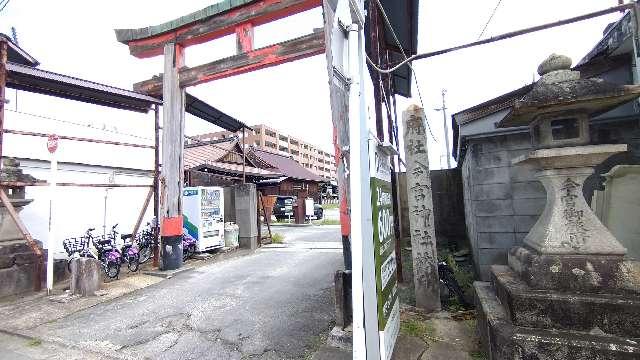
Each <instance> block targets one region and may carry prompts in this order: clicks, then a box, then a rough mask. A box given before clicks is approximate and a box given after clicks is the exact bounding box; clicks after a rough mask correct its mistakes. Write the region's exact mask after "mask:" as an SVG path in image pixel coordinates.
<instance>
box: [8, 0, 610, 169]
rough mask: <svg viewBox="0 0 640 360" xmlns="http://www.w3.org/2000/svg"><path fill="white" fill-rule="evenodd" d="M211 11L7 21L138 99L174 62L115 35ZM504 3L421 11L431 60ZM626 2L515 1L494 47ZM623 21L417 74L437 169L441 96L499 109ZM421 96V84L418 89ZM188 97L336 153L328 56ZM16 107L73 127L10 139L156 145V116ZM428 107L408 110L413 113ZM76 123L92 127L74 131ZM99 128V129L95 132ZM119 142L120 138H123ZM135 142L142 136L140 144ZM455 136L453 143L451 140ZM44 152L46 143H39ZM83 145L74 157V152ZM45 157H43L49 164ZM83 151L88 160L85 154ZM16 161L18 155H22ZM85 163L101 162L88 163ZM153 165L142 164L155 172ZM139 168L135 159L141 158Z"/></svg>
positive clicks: (456, 59)
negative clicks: (133, 91)
mask: <svg viewBox="0 0 640 360" xmlns="http://www.w3.org/2000/svg"><path fill="white" fill-rule="evenodd" d="M212 2H215V1H211V0H208V1H206V0H190V1H170V2H169V1H152V0H135V1H131V0H129V1H124V0H111V1H80V0H75V1H71V0H68V1H36V0H12V1H11V2H10V3H9V4H8V6H7V7H6V8H5V9H4V10H3V11H2V13H0V31H2V32H4V33H7V34H10V27H11V26H14V27H16V29H17V33H18V40H19V43H20V45H21V47H23V48H24V49H25V50H26V51H27V52H29V53H30V54H32V55H33V56H34V57H36V58H37V59H38V60H39V61H40V62H41V65H40V67H41V68H43V69H46V70H51V71H55V72H61V73H64V74H68V75H72V76H76V77H80V78H83V79H88V80H93V81H97V82H102V83H106V84H109V85H114V86H118V87H123V88H127V89H130V88H131V85H132V84H133V83H134V82H138V81H141V80H145V79H148V78H149V77H151V76H152V75H154V74H157V73H160V72H162V58H161V57H156V58H152V59H137V58H134V57H132V56H130V55H129V52H128V48H127V47H126V46H125V45H122V44H120V43H118V42H116V39H115V35H114V32H113V29H115V28H137V27H143V26H148V25H155V24H158V23H161V22H164V21H167V20H171V19H174V18H177V17H179V16H181V15H185V14H187V13H189V12H192V11H195V10H198V9H201V8H203V7H206V6H207V5H210V4H211V3H212ZM496 3H497V0H475V1H468V0H460V1H442V0H440V1H427V0H422V1H420V24H419V51H420V52H424V51H431V50H436V49H440V48H445V47H449V46H453V45H457V44H461V43H466V42H471V41H474V40H476V39H477V38H478V36H479V34H480V32H481V30H482V28H483V26H484V25H485V23H486V22H487V19H488V18H489V16H490V14H491V12H492V10H493V9H494V7H495V6H496ZM616 4H617V0H562V1H558V0H554V1H551V0H538V1H524V0H503V1H502V3H501V5H500V6H499V8H498V9H497V11H496V13H495V16H494V17H493V19H492V21H491V23H490V24H489V26H488V27H487V30H486V32H485V34H484V35H483V37H490V36H493V35H497V34H500V33H503V32H507V31H512V30H516V29H520V28H524V27H528V26H532V25H537V24H541V23H545V22H550V21H555V20H559V19H563V18H567V17H571V16H575V15H579V14H583V13H587V12H590V11H594V10H599V9H603V8H606V7H610V6H614V5H616ZM620 16H621V14H612V15H608V16H604V17H600V18H597V19H593V20H589V21H586V22H582V23H579V24H574V25H569V26H565V27H562V28H559V29H554V30H548V31H544V32H540V33H536V34H531V35H526V36H522V37H518V38H515V39H511V40H506V41H502V42H499V43H496V44H492V45H487V46H483V47H479V48H475V49H469V50H464V51H459V52H454V53H451V54H447V55H443V56H440V57H437V58H432V59H428V60H422V61H418V62H416V63H415V64H414V68H415V70H416V73H417V82H418V84H419V85H420V88H421V90H422V95H423V100H424V106H425V108H426V110H427V115H428V118H429V122H430V124H431V127H432V128H433V131H434V134H435V137H436V138H437V139H438V143H435V142H434V141H432V140H431V141H430V143H429V150H430V159H431V160H430V161H431V165H432V168H440V166H441V163H444V162H445V160H444V157H442V154H443V153H444V145H443V144H444V141H443V136H444V135H443V121H442V113H440V112H436V111H434V110H433V109H434V108H437V107H440V106H441V101H442V100H441V95H440V93H441V89H442V88H446V89H447V107H448V115H450V114H452V113H455V112H458V111H461V110H463V109H465V108H467V107H470V106H473V105H475V104H477V103H480V102H483V101H485V100H488V99H491V98H493V97H495V96H498V95H501V94H503V93H505V92H508V91H511V90H513V89H515V88H518V87H520V86H522V85H525V84H527V83H530V82H531V81H532V80H533V79H534V77H535V78H537V75H534V74H535V70H536V68H537V66H538V64H539V63H540V62H541V61H542V60H543V59H544V58H545V57H547V56H548V55H549V54H551V53H553V52H556V53H561V54H565V55H568V56H570V57H572V58H573V59H574V63H575V62H577V61H578V60H579V59H580V58H581V57H582V56H583V55H584V54H586V53H587V52H588V51H589V50H590V49H591V48H592V47H593V46H594V45H595V43H596V42H597V41H598V40H599V39H600V38H601V36H602V30H603V29H604V27H605V25H606V24H607V23H609V22H611V21H615V20H616V19H618V18H619V17H620ZM321 26H322V13H321V11H320V10H319V9H316V10H312V11H308V12H306V13H303V14H299V15H296V16H293V17H291V18H288V19H286V20H285V21H281V22H277V23H272V24H268V25H264V26H262V27H259V28H257V29H256V33H255V42H256V46H257V47H260V46H264V45H267V44H270V43H274V42H278V41H282V40H286V39H290V38H294V37H297V36H300V35H304V34H307V33H310V32H311V31H313V29H314V28H317V27H321ZM234 51H235V40H234V38H233V37H232V36H229V37H227V38H224V39H221V40H218V41H216V42H213V43H207V44H203V45H199V46H195V47H190V48H188V49H187V51H186V64H187V65H188V66H194V65H198V64H201V63H205V62H209V61H213V60H216V59H219V58H222V57H226V56H230V55H232V54H233V52H234ZM414 87H415V84H414ZM188 91H190V92H192V93H193V94H194V95H196V96H198V97H200V98H202V99H203V100H205V101H207V102H209V103H210V104H212V105H213V106H216V107H217V108H219V109H220V110H222V111H224V112H226V113H228V114H229V115H231V116H234V117H236V118H237V119H239V120H241V121H243V122H245V123H247V124H250V125H253V124H260V123H264V124H267V125H269V126H272V127H275V128H278V129H280V130H281V131H283V132H285V133H289V134H290V135H293V136H297V137H300V138H302V139H303V140H305V141H308V142H310V143H313V144H316V145H319V146H320V147H322V148H324V149H325V150H330V149H331V148H332V143H331V141H332V136H331V134H332V126H331V118H330V107H329V95H328V86H327V74H326V65H325V58H324V55H320V56H315V57H313V58H310V59H305V60H301V61H297V62H294V63H289V64H285V65H281V66H278V67H275V68H270V69H268V70H262V71H258V72H253V73H249V74H245V75H241V76H237V77H234V78H228V79H223V80H218V81H215V82H212V83H207V84H204V85H200V86H197V87H195V88H191V89H189V90H188ZM8 97H9V98H10V100H12V103H10V104H9V105H8V106H7V107H8V109H9V110H12V109H15V108H16V107H17V110H18V111H20V112H26V113H30V114H35V115H45V116H49V117H55V118H57V119H58V120H63V121H65V122H61V121H51V120H44V119H39V118H36V117H34V116H31V115H24V114H18V113H15V112H11V111H9V112H8V113H7V127H8V128H20V129H30V130H38V131H43V132H46V131H57V132H58V133H60V134H62V135H76V136H96V137H103V138H119V139H126V140H128V141H132V142H134V141H136V142H148V141H149V139H140V138H139V137H143V138H151V137H152V131H153V125H152V116H151V115H140V114H135V113H128V112H124V111H116V110H110V109H105V108H100V107H95V106H89V105H86V104H78V103H75V102H71V101H66V100H58V99H52V98H47V97H45V96H40V95H31V94H24V93H20V94H19V96H18V101H17V102H16V101H15V99H14V97H15V94H14V93H13V92H10V93H9V94H8ZM412 102H413V103H419V100H418V99H417V93H416V92H415V91H414V98H413V99H402V98H400V99H399V105H400V106H401V107H402V108H404V107H406V106H407V105H409V104H410V103H412ZM69 122H74V123H77V124H80V125H85V126H78V125H71V124H69ZM87 125H89V126H91V128H89V127H87ZM217 130H218V129H217V128H215V127H214V126H212V125H209V124H207V123H205V122H204V121H201V120H199V119H196V118H193V117H188V118H187V124H186V132H187V134H189V135H194V134H199V133H204V132H210V131H217ZM118 133H119V134H118ZM123 134H131V135H136V136H138V138H136V137H131V136H127V135H123ZM450 136H451V132H450ZM23 141H26V140H24V139H17V138H16V136H15V135H14V136H13V137H11V136H9V137H8V139H7V147H8V148H12V147H13V149H17V148H18V144H19V143H22V144H24V142H23ZM33 141H35V140H33ZM73 146H74V145H69V148H73ZM35 147H37V148H38V149H39V151H42V152H41V153H38V154H36V155H33V156H44V155H43V154H45V153H44V151H45V150H44V145H42V146H40V145H37V146H35ZM75 149H76V150H78V149H80V148H78V147H76V148H75ZM10 153H11V154H12V155H20V154H16V153H15V151H14V152H13V153H12V152H11V151H10ZM78 153H82V151H76V152H74V156H75V157H74V160H75V161H83V160H85V159H84V158H82V156H84V157H91V158H93V159H94V161H91V162H92V163H95V158H96V155H95V154H86V153H85V154H78ZM150 155H151V154H144V155H141V156H140V158H144V159H145V160H144V161H145V163H148V160H149V156H150ZM129 157H130V156H129Z"/></svg>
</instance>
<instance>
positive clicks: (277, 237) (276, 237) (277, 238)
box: [271, 233, 284, 244]
mask: <svg viewBox="0 0 640 360" xmlns="http://www.w3.org/2000/svg"><path fill="white" fill-rule="evenodd" d="M271 242H272V243H274V244H282V243H283V242H284V235H282V234H280V233H273V234H271Z"/></svg>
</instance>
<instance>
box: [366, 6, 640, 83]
mask: <svg viewBox="0 0 640 360" xmlns="http://www.w3.org/2000/svg"><path fill="white" fill-rule="evenodd" d="M635 4H636V3H635V2H631V3H626V4H622V5H618V6H614V7H610V8H608V9H604V10H600V11H596V12H592V13H588V14H584V15H580V16H576V17H572V18H569V19H564V20H560V21H555V22H551V23H546V24H542V25H537V26H532V27H529V28H525V29H520V30H516V31H511V32H508V33H504V34H500V35H496V36H493V37H490V38H488V39H484V40H478V41H474V42H471V43H467V44H463V45H458V46H454V47H450V48H446V49H441V50H436V51H431V52H427V53H422V54H416V55H412V56H410V57H409V58H407V59H405V60H403V61H402V62H400V63H399V64H397V65H395V66H393V67H391V68H387V69H382V68H380V67H379V66H378V65H377V64H375V63H374V62H373V61H372V60H371V59H369V57H367V62H369V64H370V65H371V66H372V67H373V68H374V69H376V71H378V72H379V73H381V74H390V73H392V72H394V71H396V70H398V69H399V68H401V67H403V66H405V65H407V66H409V65H410V63H411V62H412V61H415V60H421V59H426V58H430V57H434V56H438V55H443V54H447V53H450V52H453V51H458V50H462V49H468V48H471V47H475V46H480V45H485V44H489V43H493V42H496V41H501V40H506V39H511V38H514V37H517V36H522V35H526V34H529V33H532V32H536V31H541V30H547V29H550V28H554V27H558V26H563V25H568V24H573V23H576V22H580V21H584V20H588V19H592V18H595V17H599V16H603V15H607V14H611V13H614V12H618V11H622V10H626V9H631V8H633V7H634V6H635Z"/></svg>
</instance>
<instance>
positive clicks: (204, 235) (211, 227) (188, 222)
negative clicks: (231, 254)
mask: <svg viewBox="0 0 640 360" xmlns="http://www.w3.org/2000/svg"><path fill="white" fill-rule="evenodd" d="M223 191H224V190H223V188H221V187H214V186H210V187H205V186H196V187H186V188H184V192H183V196H182V209H183V229H182V231H183V234H184V236H190V237H192V238H194V239H195V240H196V251H198V252H202V251H207V250H213V249H217V248H221V247H224V193H223Z"/></svg>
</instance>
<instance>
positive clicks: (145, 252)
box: [140, 246, 153, 264]
mask: <svg viewBox="0 0 640 360" xmlns="http://www.w3.org/2000/svg"><path fill="white" fill-rule="evenodd" d="M152 255H153V251H152V250H151V246H145V247H143V248H141V249H140V264H144V263H146V262H147V261H148V260H149V259H151V256H152Z"/></svg>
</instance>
